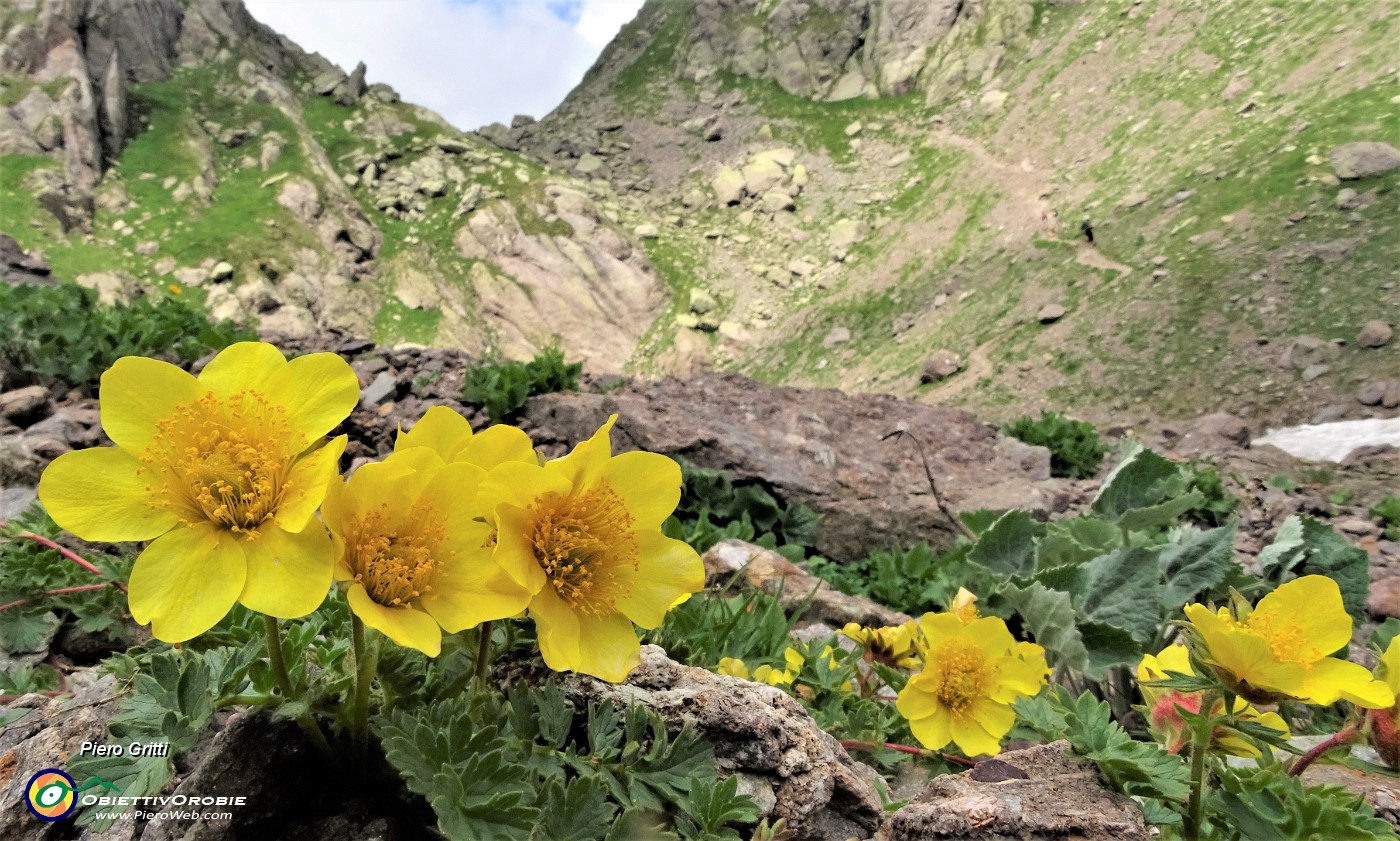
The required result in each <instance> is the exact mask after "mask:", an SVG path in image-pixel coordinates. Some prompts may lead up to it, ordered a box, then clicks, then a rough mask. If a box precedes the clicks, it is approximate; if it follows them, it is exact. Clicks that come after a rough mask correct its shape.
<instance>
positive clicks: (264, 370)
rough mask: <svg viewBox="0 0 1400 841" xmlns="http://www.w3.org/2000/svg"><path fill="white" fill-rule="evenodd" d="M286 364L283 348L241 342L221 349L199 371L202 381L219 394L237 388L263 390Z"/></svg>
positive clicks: (260, 343) (262, 343) (226, 395)
mask: <svg viewBox="0 0 1400 841" xmlns="http://www.w3.org/2000/svg"><path fill="white" fill-rule="evenodd" d="M286 365H287V358H286V357H285V356H283V355H282V351H280V350H278V349H277V348H275V347H273V346H272V345H270V344H268V343H267V342H239V343H237V344H233V345H229V346H228V347H226V348H224V349H223V350H221V351H219V355H218V356H215V357H214V358H213V359H211V360H210V361H209V364H208V365H205V366H204V370H203V371H200V372H199V381H200V383H202V384H203V385H204V386H206V387H208V388H209V389H211V390H212V391H213V392H214V393H215V394H217V395H219V397H228V396H229V395H230V394H232V393H233V392H235V391H244V390H252V391H262V390H263V389H264V388H265V387H266V385H267V381H268V379H269V378H270V377H271V376H272V375H273V374H274V373H276V372H277V371H280V370H281V369H282V368H284V367H286Z"/></svg>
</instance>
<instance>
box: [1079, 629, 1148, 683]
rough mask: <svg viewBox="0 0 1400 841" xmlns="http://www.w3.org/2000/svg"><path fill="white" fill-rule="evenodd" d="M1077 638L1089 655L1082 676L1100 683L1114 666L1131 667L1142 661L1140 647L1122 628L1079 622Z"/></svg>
mask: <svg viewBox="0 0 1400 841" xmlns="http://www.w3.org/2000/svg"><path fill="white" fill-rule="evenodd" d="M1078 627H1079V638H1080V640H1081V641H1082V642H1083V644H1084V650H1085V651H1087V652H1088V654H1089V663H1088V665H1086V666H1085V667H1084V674H1085V675H1086V676H1088V677H1089V679H1090V680H1097V681H1101V680H1103V679H1104V678H1105V676H1106V675H1105V673H1106V672H1107V671H1108V670H1109V669H1111V668H1113V667H1114V666H1131V665H1135V664H1136V663H1138V661H1140V660H1142V654H1143V651H1142V645H1141V644H1140V643H1138V641H1137V640H1135V639H1133V635H1132V634H1131V633H1129V632H1128V631H1126V630H1124V629H1123V628H1117V627H1114V626H1113V625H1105V624H1103V623H1101V622H1080V623H1079V626H1078Z"/></svg>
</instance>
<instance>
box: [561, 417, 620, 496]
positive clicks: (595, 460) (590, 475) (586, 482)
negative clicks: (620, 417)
mask: <svg viewBox="0 0 1400 841" xmlns="http://www.w3.org/2000/svg"><path fill="white" fill-rule="evenodd" d="M616 422H617V415H613V416H612V417H610V418H608V420H607V422H606V423H604V424H603V425H602V426H600V427H598V431H597V432H595V433H593V436H592V437H591V438H589V439H588V440H587V441H580V442H579V444H578V446H576V447H574V449H573V452H571V453H569V454H568V455H566V456H564V457H563V458H557V459H555V460H553V461H551V462H549V463H548V464H546V465H545V467H546V468H548V469H550V470H552V471H554V472H557V473H558V474H559V475H561V476H563V477H564V478H566V479H568V480H569V483H570V484H571V485H572V486H573V487H574V488H577V489H583V488H591V487H593V485H594V483H596V482H597V481H598V479H599V478H601V477H602V475H603V470H604V468H605V467H606V466H607V463H608V459H609V458H611V457H612V441H611V440H610V439H609V437H608V435H609V433H611V432H612V428H613V424H614V423H616Z"/></svg>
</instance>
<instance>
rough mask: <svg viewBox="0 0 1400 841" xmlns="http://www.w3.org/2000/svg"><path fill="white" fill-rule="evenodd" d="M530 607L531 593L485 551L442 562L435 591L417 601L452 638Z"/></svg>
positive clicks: (436, 577) (435, 580) (433, 589)
mask: <svg viewBox="0 0 1400 841" xmlns="http://www.w3.org/2000/svg"><path fill="white" fill-rule="evenodd" d="M529 603H530V592H529V591H528V590H526V589H525V588H524V587H523V586H521V585H520V584H517V583H516V582H515V581H514V580H513V579H512V578H511V577H510V576H509V575H507V574H506V572H505V570H503V569H501V568H500V567H499V566H497V565H496V563H495V562H494V561H493V560H491V553H490V551H489V550H486V549H479V550H477V552H476V553H475V554H474V555H458V556H455V557H451V558H446V559H444V560H442V561H440V562H439V564H438V568H437V571H436V573H435V574H434V575H433V579H432V590H430V591H429V592H428V593H427V595H424V596H422V597H421V598H419V600H418V604H419V606H420V607H422V608H423V609H424V610H426V611H427V612H428V613H429V614H430V615H431V616H432V617H433V618H434V619H436V620H437V622H438V624H439V625H441V626H442V627H443V630H445V631H447V632H448V633H449V634H455V633H457V632H458V631H461V630H465V629H466V628H473V627H475V626H477V625H479V624H480V623H482V622H487V621H489V620H492V619H505V618H507V617H511V616H515V615H517V614H519V613H520V611H522V610H524V609H525V607H526V606H527V605H528V604H529Z"/></svg>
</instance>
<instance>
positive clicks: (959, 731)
mask: <svg viewBox="0 0 1400 841" xmlns="http://www.w3.org/2000/svg"><path fill="white" fill-rule="evenodd" d="M949 729H950V730H951V731H952V734H953V741H954V742H956V743H957V745H958V747H959V748H960V749H961V750H962V752H963V753H965V754H967V755H968V756H995V755H996V754H998V753H1001V736H997V735H993V734H991V733H988V732H987V729H986V728H985V727H983V726H982V724H981V723H980V722H978V721H977V720H976V719H974V718H972V717H971V716H967V715H958V716H953V718H952V721H950V722H949Z"/></svg>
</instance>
